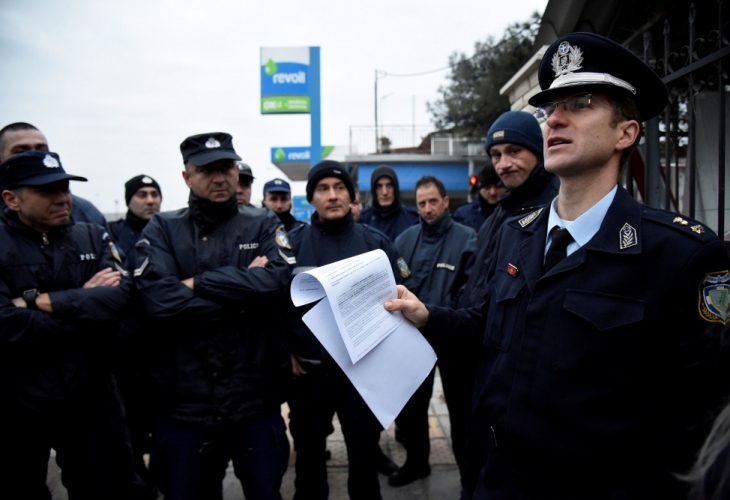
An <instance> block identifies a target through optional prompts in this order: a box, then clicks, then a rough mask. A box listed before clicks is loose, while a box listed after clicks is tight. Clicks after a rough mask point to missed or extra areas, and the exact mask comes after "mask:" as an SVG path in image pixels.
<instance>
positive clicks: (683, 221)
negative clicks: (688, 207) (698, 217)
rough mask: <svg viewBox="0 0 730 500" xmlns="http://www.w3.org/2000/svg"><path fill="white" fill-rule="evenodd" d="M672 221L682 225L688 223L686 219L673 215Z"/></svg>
mask: <svg viewBox="0 0 730 500" xmlns="http://www.w3.org/2000/svg"><path fill="white" fill-rule="evenodd" d="M672 222H674V223H675V224H681V225H682V226H686V225H687V224H689V222H687V221H686V220H684V219H683V218H681V217H675V218H674V220H673V221H672Z"/></svg>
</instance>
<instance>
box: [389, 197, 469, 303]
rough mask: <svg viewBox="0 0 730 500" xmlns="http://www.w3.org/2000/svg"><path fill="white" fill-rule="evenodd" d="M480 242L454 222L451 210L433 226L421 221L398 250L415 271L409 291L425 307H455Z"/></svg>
mask: <svg viewBox="0 0 730 500" xmlns="http://www.w3.org/2000/svg"><path fill="white" fill-rule="evenodd" d="M476 240H477V233H476V232H474V230H473V229H472V228H470V227H467V226H464V225H462V224H459V223H457V222H454V220H453V219H452V218H451V214H450V213H449V211H448V210H446V211H445V212H444V213H443V214H441V216H440V217H439V218H438V219H436V220H435V221H433V222H432V223H430V224H428V223H427V222H425V221H424V220H423V219H420V224H418V225H417V226H411V227H409V228H408V229H406V230H405V231H404V232H403V233H402V234H401V235H400V236H398V238H396V240H395V248H396V249H397V250H398V253H399V255H402V256H403V258H404V259H405V260H406V262H408V266H409V267H410V269H411V275H412V276H411V278H410V280H409V281H410V283H409V284H408V288H409V290H410V291H411V292H413V293H415V294H416V295H417V296H418V298H419V299H421V301H423V302H424V303H427V304H436V305H439V306H451V305H452V303H451V301H452V297H453V296H454V294H455V293H456V291H457V290H458V289H459V287H460V286H461V285H463V284H464V282H465V281H466V277H467V276H468V275H469V271H470V269H471V265H472V264H473V261H474V260H473V257H474V251H475V249H476Z"/></svg>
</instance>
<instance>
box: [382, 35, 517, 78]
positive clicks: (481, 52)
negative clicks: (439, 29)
mask: <svg viewBox="0 0 730 500" xmlns="http://www.w3.org/2000/svg"><path fill="white" fill-rule="evenodd" d="M519 35H520V33H516V34H514V35H512V36H511V37H509V38H505V39H503V40H502V41H500V42H499V43H497V44H495V45H492V46H490V47H487V48H485V49H483V50H480V51H478V52H475V53H474V55H473V56H471V57H467V58H466V59H462V61H471V60H472V59H474V58H475V57H477V56H479V55H481V54H484V53H485V52H488V51H490V50H494V49H496V48H498V47H499V46H500V45H502V44H504V43H507V42H509V41H511V40H514V39H515V38H517V37H518V36H519ZM459 62H461V61H459ZM451 67H452V66H451V65H448V66H444V67H443V68H438V69H431V70H428V71H420V72H418V73H406V74H400V75H399V74H393V73H388V72H387V71H383V76H382V78H385V77H386V76H395V77H411V76H423V75H430V74H431V73H438V72H439V71H444V70H447V69H451Z"/></svg>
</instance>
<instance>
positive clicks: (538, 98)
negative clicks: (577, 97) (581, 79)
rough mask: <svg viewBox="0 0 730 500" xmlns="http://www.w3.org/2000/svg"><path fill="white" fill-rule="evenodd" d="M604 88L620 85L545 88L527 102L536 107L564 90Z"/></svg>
mask: <svg viewBox="0 0 730 500" xmlns="http://www.w3.org/2000/svg"><path fill="white" fill-rule="evenodd" d="M605 88H614V89H618V88H621V87H617V86H615V85H607V84H606V85H600V84H591V85H585V84H581V85H566V86H564V87H558V88H554V89H547V90H543V91H542V92H538V93H537V94H535V95H534V96H532V97H530V98H529V99H528V100H527V102H528V103H529V104H530V106H533V107H535V108H536V107H538V106H540V105H541V104H545V103H546V102H550V101H552V100H553V98H554V97H555V96H556V95H560V94H565V93H566V92H568V93H570V94H571V95H572V94H580V93H582V92H589V91H590V90H595V91H596V92H598V91H600V90H601V89H605Z"/></svg>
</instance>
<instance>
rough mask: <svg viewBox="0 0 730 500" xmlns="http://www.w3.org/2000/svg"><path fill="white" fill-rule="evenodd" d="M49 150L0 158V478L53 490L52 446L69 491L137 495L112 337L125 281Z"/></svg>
mask: <svg viewBox="0 0 730 500" xmlns="http://www.w3.org/2000/svg"><path fill="white" fill-rule="evenodd" d="M70 180H74V181H86V179H85V178H83V177H79V176H75V175H71V174H67V173H66V172H65V170H64V168H63V166H62V165H61V160H60V158H59V156H58V155H57V154H56V153H50V152H48V151H26V152H23V153H18V154H15V155H13V156H11V157H10V158H9V159H8V160H6V161H4V162H3V163H1V164H0V190H2V198H3V200H4V201H5V203H6V204H7V207H6V208H4V209H3V210H2V213H1V214H0V241H2V245H0V347H1V348H0V401H2V411H0V450H2V452H0V485H2V488H3V491H4V492H5V495H7V497H8V498H30V499H47V498H51V495H50V493H49V492H48V488H47V487H46V474H47V469H48V456H49V454H50V451H51V447H53V448H54V449H55V450H56V452H57V455H56V457H57V461H58V463H59V464H60V465H61V467H62V469H63V473H62V474H63V475H62V479H63V484H64V486H66V488H67V489H68V492H69V496H70V497H71V498H110V499H120V500H122V499H128V498H137V497H136V496H135V494H138V493H140V492H141V491H142V488H141V482H140V480H139V478H138V477H137V475H136V474H135V473H134V468H133V466H132V451H131V448H130V446H129V436H128V435H127V431H126V428H125V426H124V414H123V410H122V406H121V400H120V397H119V394H118V392H117V389H116V384H115V383H114V378H113V376H112V362H111V352H110V347H111V342H112V339H113V332H114V331H115V324H116V323H117V322H118V321H119V320H120V319H121V318H122V317H123V315H124V312H125V309H126V306H127V299H128V296H129V289H130V285H131V281H130V278H129V276H128V275H127V273H126V271H124V269H123V268H122V267H121V266H120V260H119V254H118V253H117V251H116V250H115V249H114V245H113V244H112V243H111V241H110V240H109V235H108V234H107V233H106V232H105V231H104V229H103V228H102V227H100V226H98V225H96V224H87V223H83V222H78V223H75V222H74V221H73V219H72V218H71V210H72V208H73V201H72V198H71V192H70V190H69V181H70Z"/></svg>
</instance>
